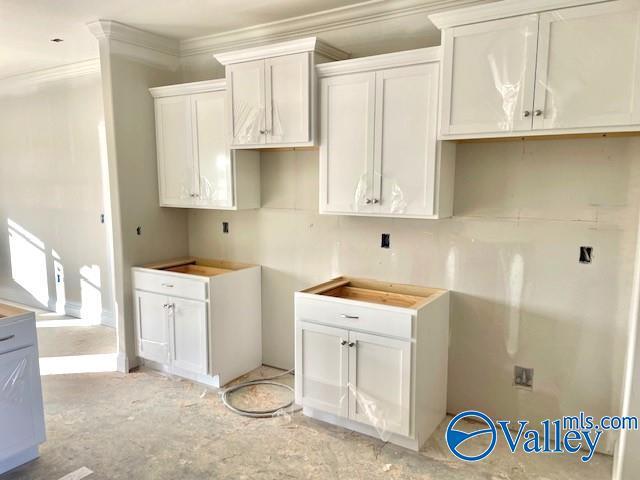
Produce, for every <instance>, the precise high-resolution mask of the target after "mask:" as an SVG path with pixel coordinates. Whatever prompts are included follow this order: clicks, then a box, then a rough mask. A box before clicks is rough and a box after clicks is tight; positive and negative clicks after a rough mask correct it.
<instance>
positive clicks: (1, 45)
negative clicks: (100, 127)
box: [0, 0, 362, 78]
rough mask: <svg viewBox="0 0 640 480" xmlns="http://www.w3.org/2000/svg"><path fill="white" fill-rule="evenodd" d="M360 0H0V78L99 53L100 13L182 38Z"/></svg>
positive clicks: (71, 61) (149, 29)
mask: <svg viewBox="0 0 640 480" xmlns="http://www.w3.org/2000/svg"><path fill="white" fill-rule="evenodd" d="M361 1H362V0H322V1H318V0H268V1H265V0H0V78H4V77H8V76H11V75H15V74H19V73H24V72H30V71H35V70H39V69H44V68H49V67H52V66H56V65H62V64H67V63H73V62H77V61H81V60H87V59H90V58H95V57H97V56H98V51H97V42H96V40H95V38H94V37H93V35H91V34H90V33H89V31H88V30H87V28H86V24H87V23H89V22H92V21H95V20H99V19H109V20H117V21H119V22H122V23H126V24H127V25H131V26H133V27H137V28H141V29H143V30H147V31H150V32H153V33H157V34H160V35H165V36H169V37H173V38H177V39H185V38H192V37H197V36H202V35H209V34H212V33H219V32H224V31H228V30H233V29H236V28H242V27H249V26H252V25H257V24H261V23H267V22H273V21H277V20H283V19H285V18H290V17H295V16H299V15H305V14H309V13H314V12H318V11H322V10H328V9H331V8H336V7H342V6H346V5H351V4H355V3H360V2H361ZM56 37H59V38H63V39H64V42H62V43H52V42H50V39H52V38H56Z"/></svg>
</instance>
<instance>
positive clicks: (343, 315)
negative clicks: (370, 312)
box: [340, 313, 360, 320]
mask: <svg viewBox="0 0 640 480" xmlns="http://www.w3.org/2000/svg"><path fill="white" fill-rule="evenodd" d="M340 316H341V317H342V318H348V319H350V320H357V319H359V318H360V317H358V316H357V315H347V314H346V313H343V314H342V315H340Z"/></svg>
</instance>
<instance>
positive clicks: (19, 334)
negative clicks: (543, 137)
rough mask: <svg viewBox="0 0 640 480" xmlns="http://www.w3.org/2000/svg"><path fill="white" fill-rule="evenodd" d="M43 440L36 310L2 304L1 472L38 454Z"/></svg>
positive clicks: (0, 325) (0, 371)
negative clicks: (31, 310)
mask: <svg viewBox="0 0 640 480" xmlns="http://www.w3.org/2000/svg"><path fill="white" fill-rule="evenodd" d="M44 441H45V426H44V409H43V405H42V386H41V384H40V367H39V364H38V340H37V336H36V319H35V314H34V313H33V312H28V311H25V310H22V309H18V308H14V307H10V306H6V305H2V304H0V474H2V473H4V472H7V471H9V470H11V469H13V468H15V467H18V466H20V465H22V464H24V463H26V462H29V461H31V460H33V459H35V458H37V457H38V456H39V454H38V446H39V445H40V444H41V443H43V442H44Z"/></svg>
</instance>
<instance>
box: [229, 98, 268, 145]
mask: <svg viewBox="0 0 640 480" xmlns="http://www.w3.org/2000/svg"><path fill="white" fill-rule="evenodd" d="M264 114H265V111H264V107H262V106H255V105H249V104H247V103H245V102H235V103H234V112H233V115H234V116H233V122H234V135H235V141H236V143H240V144H252V143H258V142H259V139H260V136H261V135H262V134H263V133H264V118H265V117H264Z"/></svg>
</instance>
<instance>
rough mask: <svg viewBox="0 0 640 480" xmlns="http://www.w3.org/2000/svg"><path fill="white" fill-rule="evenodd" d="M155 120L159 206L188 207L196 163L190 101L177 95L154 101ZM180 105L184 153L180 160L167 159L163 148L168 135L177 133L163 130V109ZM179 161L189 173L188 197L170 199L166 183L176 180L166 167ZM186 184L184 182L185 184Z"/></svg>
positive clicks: (192, 198) (194, 182)
mask: <svg viewBox="0 0 640 480" xmlns="http://www.w3.org/2000/svg"><path fill="white" fill-rule="evenodd" d="M154 104H155V119H156V139H157V147H156V150H157V151H156V157H157V160H158V185H159V192H158V193H159V196H160V206H178V207H189V206H191V205H192V204H193V201H194V197H192V196H191V194H194V193H196V192H195V188H196V186H197V185H196V181H195V178H196V170H197V166H196V161H195V155H194V150H193V139H192V130H193V129H192V123H191V122H192V112H191V101H190V98H189V96H186V95H177V96H171V97H162V98H156V99H155V102H154ZM172 104H173V105H175V104H178V105H180V104H181V105H182V107H183V109H184V112H183V113H184V118H183V121H184V128H183V129H181V134H182V136H183V141H184V144H185V150H186V151H185V153H184V156H181V157H180V158H178V159H176V158H168V157H167V149H166V148H165V142H166V141H167V138H168V136H169V135H171V136H174V137H175V136H177V135H178V134H179V132H168V131H166V129H165V125H164V119H165V115H166V113H165V112H164V111H163V107H164V106H165V105H172ZM177 160H179V161H180V162H181V163H182V164H183V166H184V167H185V168H186V169H188V170H189V171H190V175H189V176H190V177H191V180H190V186H189V196H188V197H184V198H181V197H177V198H172V197H169V196H168V195H169V194H168V192H167V182H170V181H175V180H176V179H173V178H171V176H170V175H169V172H168V168H167V165H168V164H169V163H170V162H175V161H177ZM185 183H186V182H185Z"/></svg>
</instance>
